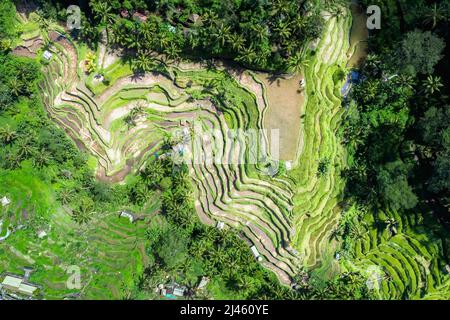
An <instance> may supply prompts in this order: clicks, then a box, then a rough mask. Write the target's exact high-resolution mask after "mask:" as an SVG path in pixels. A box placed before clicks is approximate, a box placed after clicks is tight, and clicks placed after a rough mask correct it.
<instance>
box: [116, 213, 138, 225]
mask: <svg viewBox="0 0 450 320" xmlns="http://www.w3.org/2000/svg"><path fill="white" fill-rule="evenodd" d="M119 217H121V218H127V219H128V220H130V222H131V223H134V221H136V217H135V216H134V214H132V213H131V212H127V211H121V212H120V214H119Z"/></svg>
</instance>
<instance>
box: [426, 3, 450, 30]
mask: <svg viewBox="0 0 450 320" xmlns="http://www.w3.org/2000/svg"><path fill="white" fill-rule="evenodd" d="M424 18H425V19H424V23H426V24H427V25H431V29H434V28H436V25H437V24H438V23H439V22H441V21H446V20H448V8H447V7H446V6H445V4H444V3H440V4H437V3H434V4H433V5H431V6H426V11H425V14H424Z"/></svg>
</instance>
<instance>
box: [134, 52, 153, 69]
mask: <svg viewBox="0 0 450 320" xmlns="http://www.w3.org/2000/svg"><path fill="white" fill-rule="evenodd" d="M154 65H155V63H154V60H153V59H152V58H151V57H150V55H149V54H148V53H145V52H139V53H138V56H137V57H136V59H134V60H133V69H135V70H138V71H143V72H148V71H151V70H152V68H153V67H154Z"/></svg>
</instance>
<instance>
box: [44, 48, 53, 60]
mask: <svg viewBox="0 0 450 320" xmlns="http://www.w3.org/2000/svg"><path fill="white" fill-rule="evenodd" d="M42 56H43V57H44V59H45V60H50V59H51V58H52V56H53V54H52V53H51V52H50V51H47V50H45V51H44V53H43V55H42Z"/></svg>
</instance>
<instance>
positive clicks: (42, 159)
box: [33, 149, 52, 168]
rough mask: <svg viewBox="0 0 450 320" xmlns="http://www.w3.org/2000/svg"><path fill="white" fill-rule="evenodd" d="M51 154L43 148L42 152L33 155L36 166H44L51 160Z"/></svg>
mask: <svg viewBox="0 0 450 320" xmlns="http://www.w3.org/2000/svg"><path fill="white" fill-rule="evenodd" d="M51 159H52V156H51V154H50V153H49V152H48V151H46V150H45V149H41V151H40V152H38V153H36V154H35V155H34V157H33V165H34V166H35V167H36V168H43V167H45V166H46V165H48V163H49V162H50V161H51Z"/></svg>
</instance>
